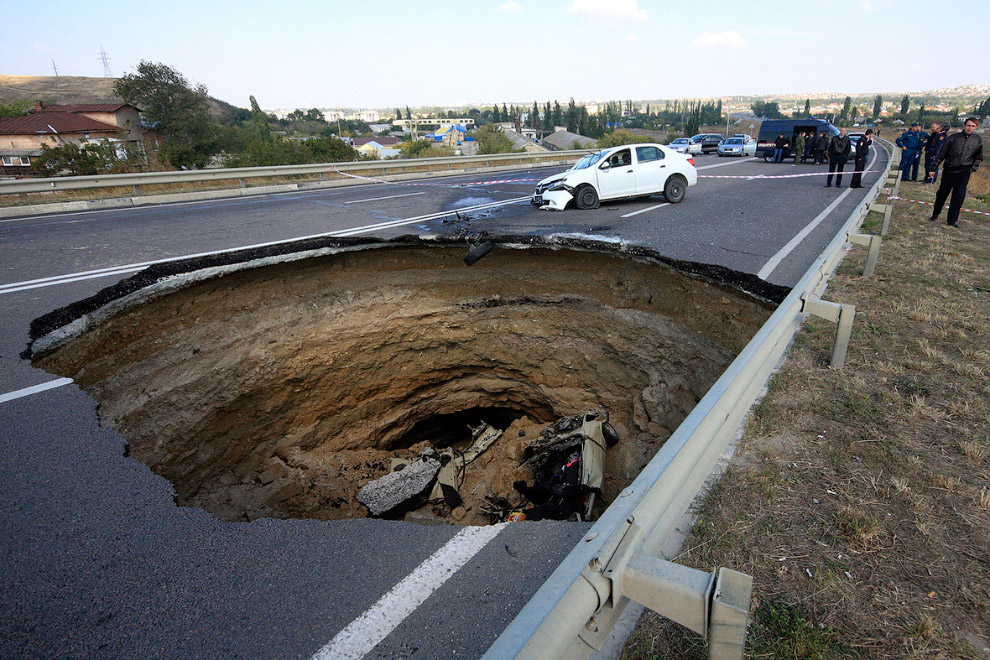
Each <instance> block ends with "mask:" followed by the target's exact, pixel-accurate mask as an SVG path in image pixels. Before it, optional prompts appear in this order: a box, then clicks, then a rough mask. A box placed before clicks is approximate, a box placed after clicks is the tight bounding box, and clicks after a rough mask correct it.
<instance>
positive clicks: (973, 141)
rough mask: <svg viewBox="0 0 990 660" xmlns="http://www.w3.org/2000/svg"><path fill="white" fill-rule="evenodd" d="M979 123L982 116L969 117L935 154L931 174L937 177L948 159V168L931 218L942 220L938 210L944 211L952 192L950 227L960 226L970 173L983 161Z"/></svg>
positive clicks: (932, 219)
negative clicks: (960, 211)
mask: <svg viewBox="0 0 990 660" xmlns="http://www.w3.org/2000/svg"><path fill="white" fill-rule="evenodd" d="M979 123H980V120H979V119H977V118H976V117H970V118H968V119H967V120H966V121H965V122H963V130H962V133H953V134H952V135H950V136H949V137H948V138H946V140H945V143H944V144H943V146H942V148H941V149H939V152H938V154H936V156H935V167H934V168H933V169H932V170H931V171H930V172H929V173H928V176H930V177H931V178H932V180H934V179H935V171H936V170H937V169H938V166H939V165H942V164H943V163H944V164H945V168H944V169H943V170H942V184H941V185H940V186H939V187H938V192H936V193H935V209H934V210H933V211H932V217H930V218H928V219H929V220H931V221H933V222H934V221H935V220H938V214H939V213H941V212H942V206H943V205H944V204H945V200H946V198H947V197H948V196H949V193H950V192H951V193H952V201H950V202H949V215H948V217H946V224H947V225H949V226H950V227H958V226H959V209H961V208H962V204H963V199H965V198H966V186H968V185H969V175H970V174H972V173H973V172H975V171H976V170H977V169H979V167H980V163H982V162H983V138H981V137H980V136H979V135H977V134H976V133H975V132H974V131H975V130H976V127H977V126H978V125H979Z"/></svg>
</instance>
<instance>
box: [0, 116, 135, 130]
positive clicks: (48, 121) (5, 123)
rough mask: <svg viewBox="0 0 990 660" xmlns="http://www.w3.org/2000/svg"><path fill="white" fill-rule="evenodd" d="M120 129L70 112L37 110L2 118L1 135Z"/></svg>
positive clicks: (0, 120)
mask: <svg viewBox="0 0 990 660" xmlns="http://www.w3.org/2000/svg"><path fill="white" fill-rule="evenodd" d="M119 130H120V129H119V128H117V127H116V126H111V125H110V124H104V123H103V122H101V121H96V120H94V119H90V118H89V117H83V116H82V115H75V114H72V113H70V112H35V113H33V114H30V115H24V116H23V117H6V118H4V119H0V135H54V134H57V133H116V132H117V131H119Z"/></svg>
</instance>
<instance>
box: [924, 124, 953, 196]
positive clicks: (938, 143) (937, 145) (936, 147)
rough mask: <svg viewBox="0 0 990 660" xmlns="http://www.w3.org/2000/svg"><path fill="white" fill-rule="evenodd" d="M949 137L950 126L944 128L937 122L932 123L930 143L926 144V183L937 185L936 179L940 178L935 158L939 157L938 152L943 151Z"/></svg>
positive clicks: (929, 136)
mask: <svg viewBox="0 0 990 660" xmlns="http://www.w3.org/2000/svg"><path fill="white" fill-rule="evenodd" d="M948 136H949V127H948V126H942V125H941V124H939V123H938V122H937V121H933V122H932V132H931V133H930V134H929V135H928V141H927V142H925V173H926V175H925V183H935V179H937V178H938V168H937V167H935V157H936V156H938V152H939V151H940V150H941V149H942V145H943V144H945V139H946V138H947V137H948ZM932 172H934V174H932Z"/></svg>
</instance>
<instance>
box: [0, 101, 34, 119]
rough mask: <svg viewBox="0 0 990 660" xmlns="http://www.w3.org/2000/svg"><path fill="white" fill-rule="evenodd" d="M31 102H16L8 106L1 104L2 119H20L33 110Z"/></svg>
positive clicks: (0, 116) (0, 115)
mask: <svg viewBox="0 0 990 660" xmlns="http://www.w3.org/2000/svg"><path fill="white" fill-rule="evenodd" d="M32 105H33V104H32V103H31V102H30V101H14V102H13V103H8V104H6V105H3V104H0V119H3V118H4V117H20V116H21V115H23V114H25V113H26V112H27V111H28V110H30V109H31V106H32Z"/></svg>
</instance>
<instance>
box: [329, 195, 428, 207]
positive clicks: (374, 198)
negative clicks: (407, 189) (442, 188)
mask: <svg viewBox="0 0 990 660" xmlns="http://www.w3.org/2000/svg"><path fill="white" fill-rule="evenodd" d="M425 194H426V193H425V192H417V193H408V194H405V195H389V196H388V197H372V198H371V199H355V200H352V201H350V202H344V204H360V203H361V202H378V201H381V200H383V199H396V198H397V197H415V196H416V195H425Z"/></svg>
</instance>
